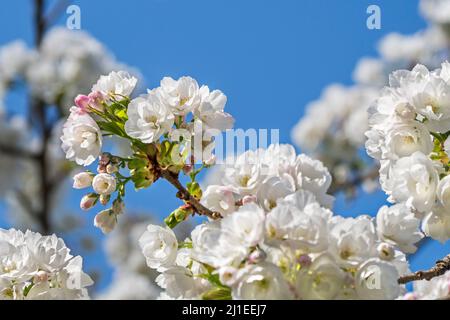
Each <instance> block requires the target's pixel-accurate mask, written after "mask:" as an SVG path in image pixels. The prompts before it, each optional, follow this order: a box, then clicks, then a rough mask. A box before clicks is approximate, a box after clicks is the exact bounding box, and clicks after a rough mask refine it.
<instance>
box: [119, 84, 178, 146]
mask: <svg viewBox="0 0 450 320" xmlns="http://www.w3.org/2000/svg"><path fill="white" fill-rule="evenodd" d="M127 113H128V121H127V122H126V124H125V131H126V132H127V134H128V135H129V136H130V137H133V138H136V139H139V140H141V141H142V142H144V143H152V142H155V141H157V140H159V138H160V137H161V136H162V135H163V134H165V133H168V132H169V130H170V129H171V128H172V126H173V123H174V118H175V117H174V115H173V113H172V112H171V111H170V109H169V107H167V106H166V105H165V104H163V103H162V102H161V100H160V98H159V96H158V95H157V94H156V93H155V92H150V93H148V94H146V95H143V96H140V97H138V98H136V99H134V100H132V101H131V102H130V104H129V105H128V112H127Z"/></svg>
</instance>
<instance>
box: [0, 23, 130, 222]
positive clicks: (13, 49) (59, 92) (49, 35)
mask: <svg viewBox="0 0 450 320" xmlns="http://www.w3.org/2000/svg"><path fill="white" fill-rule="evenodd" d="M118 68H120V69H127V70H128V69H129V68H128V67H126V66H124V65H123V64H121V63H119V62H118V61H116V60H115V59H114V57H113V56H112V55H111V53H110V52H109V51H108V50H107V49H106V48H105V47H104V45H103V44H101V43H100V42H98V41H97V40H96V39H94V38H93V37H92V36H90V35H89V34H88V33H86V32H83V31H77V30H68V29H67V28H62V27H55V28H52V29H50V30H48V31H47V32H46V33H45V35H44V37H43V39H42V43H41V46H40V47H39V48H38V49H30V48H29V47H27V45H26V44H25V43H24V42H23V41H20V40H17V41H13V42H11V43H7V44H5V45H3V46H2V47H0V145H1V147H2V148H6V149H11V150H13V152H12V153H9V152H4V150H2V156H1V157H0V180H2V181H6V180H8V183H3V184H1V186H0V196H2V197H3V196H4V197H5V199H6V200H7V203H8V211H9V212H11V216H12V217H13V219H14V222H15V223H16V225H17V226H19V225H20V226H24V227H26V228H34V227H36V216H35V212H38V211H39V210H41V208H42V207H43V203H42V202H43V200H42V196H41V195H42V192H41V184H42V183H41V181H40V175H39V174H36V172H39V170H40V165H39V164H37V163H36V162H37V160H36V158H35V157H34V155H37V154H39V153H41V152H43V151H42V150H45V154H46V159H45V162H46V166H45V167H46V171H47V179H48V181H61V182H62V180H63V179H62V178H63V177H64V176H65V174H66V172H68V171H70V170H71V167H70V166H68V165H67V163H66V162H65V161H64V157H63V155H62V152H61V148H60V143H59V137H60V135H61V129H62V126H61V125H60V123H59V121H58V117H63V116H66V114H67V112H68V108H67V107H66V106H67V105H68V104H69V103H70V102H71V101H73V99H74V98H75V97H76V95H77V94H78V93H79V92H84V91H87V90H89V89H90V87H91V86H92V83H94V82H95V81H96V80H97V79H98V77H99V76H100V75H101V74H105V73H108V72H110V71H112V70H113V69H118ZM23 88H27V89H29V91H30V105H32V104H34V103H32V101H43V102H45V103H46V106H45V110H48V111H49V113H52V116H51V117H46V118H48V119H47V126H48V128H47V129H46V130H49V131H50V133H49V136H50V137H49V138H48V139H46V141H45V144H44V141H43V138H42V136H41V135H38V134H36V133H37V132H39V133H40V130H41V125H40V124H39V123H38V119H37V117H35V116H34V117H29V119H27V117H26V116H25V114H21V113H19V110H18V108H17V106H14V108H13V107H12V106H7V105H6V104H5V103H4V98H6V97H7V96H8V94H9V93H11V92H14V91H16V89H19V90H22V89H23ZM19 92H20V91H19ZM55 106H56V107H57V110H58V112H57V113H58V116H55V112H54V107H55ZM8 107H9V108H8ZM31 109H32V108H31V107H30V110H29V111H30V112H33V113H36V110H34V109H33V110H31ZM30 119H33V120H32V121H31V120H30ZM16 149H17V150H20V151H21V153H20V154H18V153H17V152H14V150H16ZM61 190H62V188H59V187H58V188H57V187H55V188H53V192H52V193H51V194H49V195H47V197H48V198H49V202H50V205H49V208H48V210H49V211H53V210H55V209H56V208H57V207H58V206H61V203H62V202H61V201H59V202H58V201H56V199H58V198H59V197H60V196H61V194H60V193H59V192H58V191H61Z"/></svg>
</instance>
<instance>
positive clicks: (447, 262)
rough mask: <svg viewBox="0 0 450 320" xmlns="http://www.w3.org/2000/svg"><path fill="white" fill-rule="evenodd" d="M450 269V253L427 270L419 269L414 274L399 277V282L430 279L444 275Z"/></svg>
mask: <svg viewBox="0 0 450 320" xmlns="http://www.w3.org/2000/svg"><path fill="white" fill-rule="evenodd" d="M449 270H450V254H449V255H447V256H446V257H444V258H443V259H441V260H438V261H436V265H435V266H434V267H433V268H431V269H429V270H426V271H417V272H415V273H412V274H408V275H405V276H402V277H400V278H399V279H398V283H399V284H406V283H408V282H411V281H418V280H427V281H430V280H431V279H433V278H435V277H439V276H442V275H443V274H444V273H446V272H447V271H449Z"/></svg>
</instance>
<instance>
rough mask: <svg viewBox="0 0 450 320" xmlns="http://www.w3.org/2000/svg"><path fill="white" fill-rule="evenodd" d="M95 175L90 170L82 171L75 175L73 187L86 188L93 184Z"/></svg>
mask: <svg viewBox="0 0 450 320" xmlns="http://www.w3.org/2000/svg"><path fill="white" fill-rule="evenodd" d="M93 179H94V177H93V175H92V174H91V173H89V172H80V173H78V174H76V175H75V176H74V177H73V188H74V189H84V188H87V187H90V186H91V185H92V180H93Z"/></svg>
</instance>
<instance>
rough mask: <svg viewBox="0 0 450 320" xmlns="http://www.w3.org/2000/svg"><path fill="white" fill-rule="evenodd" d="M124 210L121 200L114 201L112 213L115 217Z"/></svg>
mask: <svg viewBox="0 0 450 320" xmlns="http://www.w3.org/2000/svg"><path fill="white" fill-rule="evenodd" d="M124 209H125V204H124V203H123V201H122V200H119V199H116V200H114V202H113V207H112V210H113V211H114V213H115V214H117V215H119V214H122V213H123V211H124Z"/></svg>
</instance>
